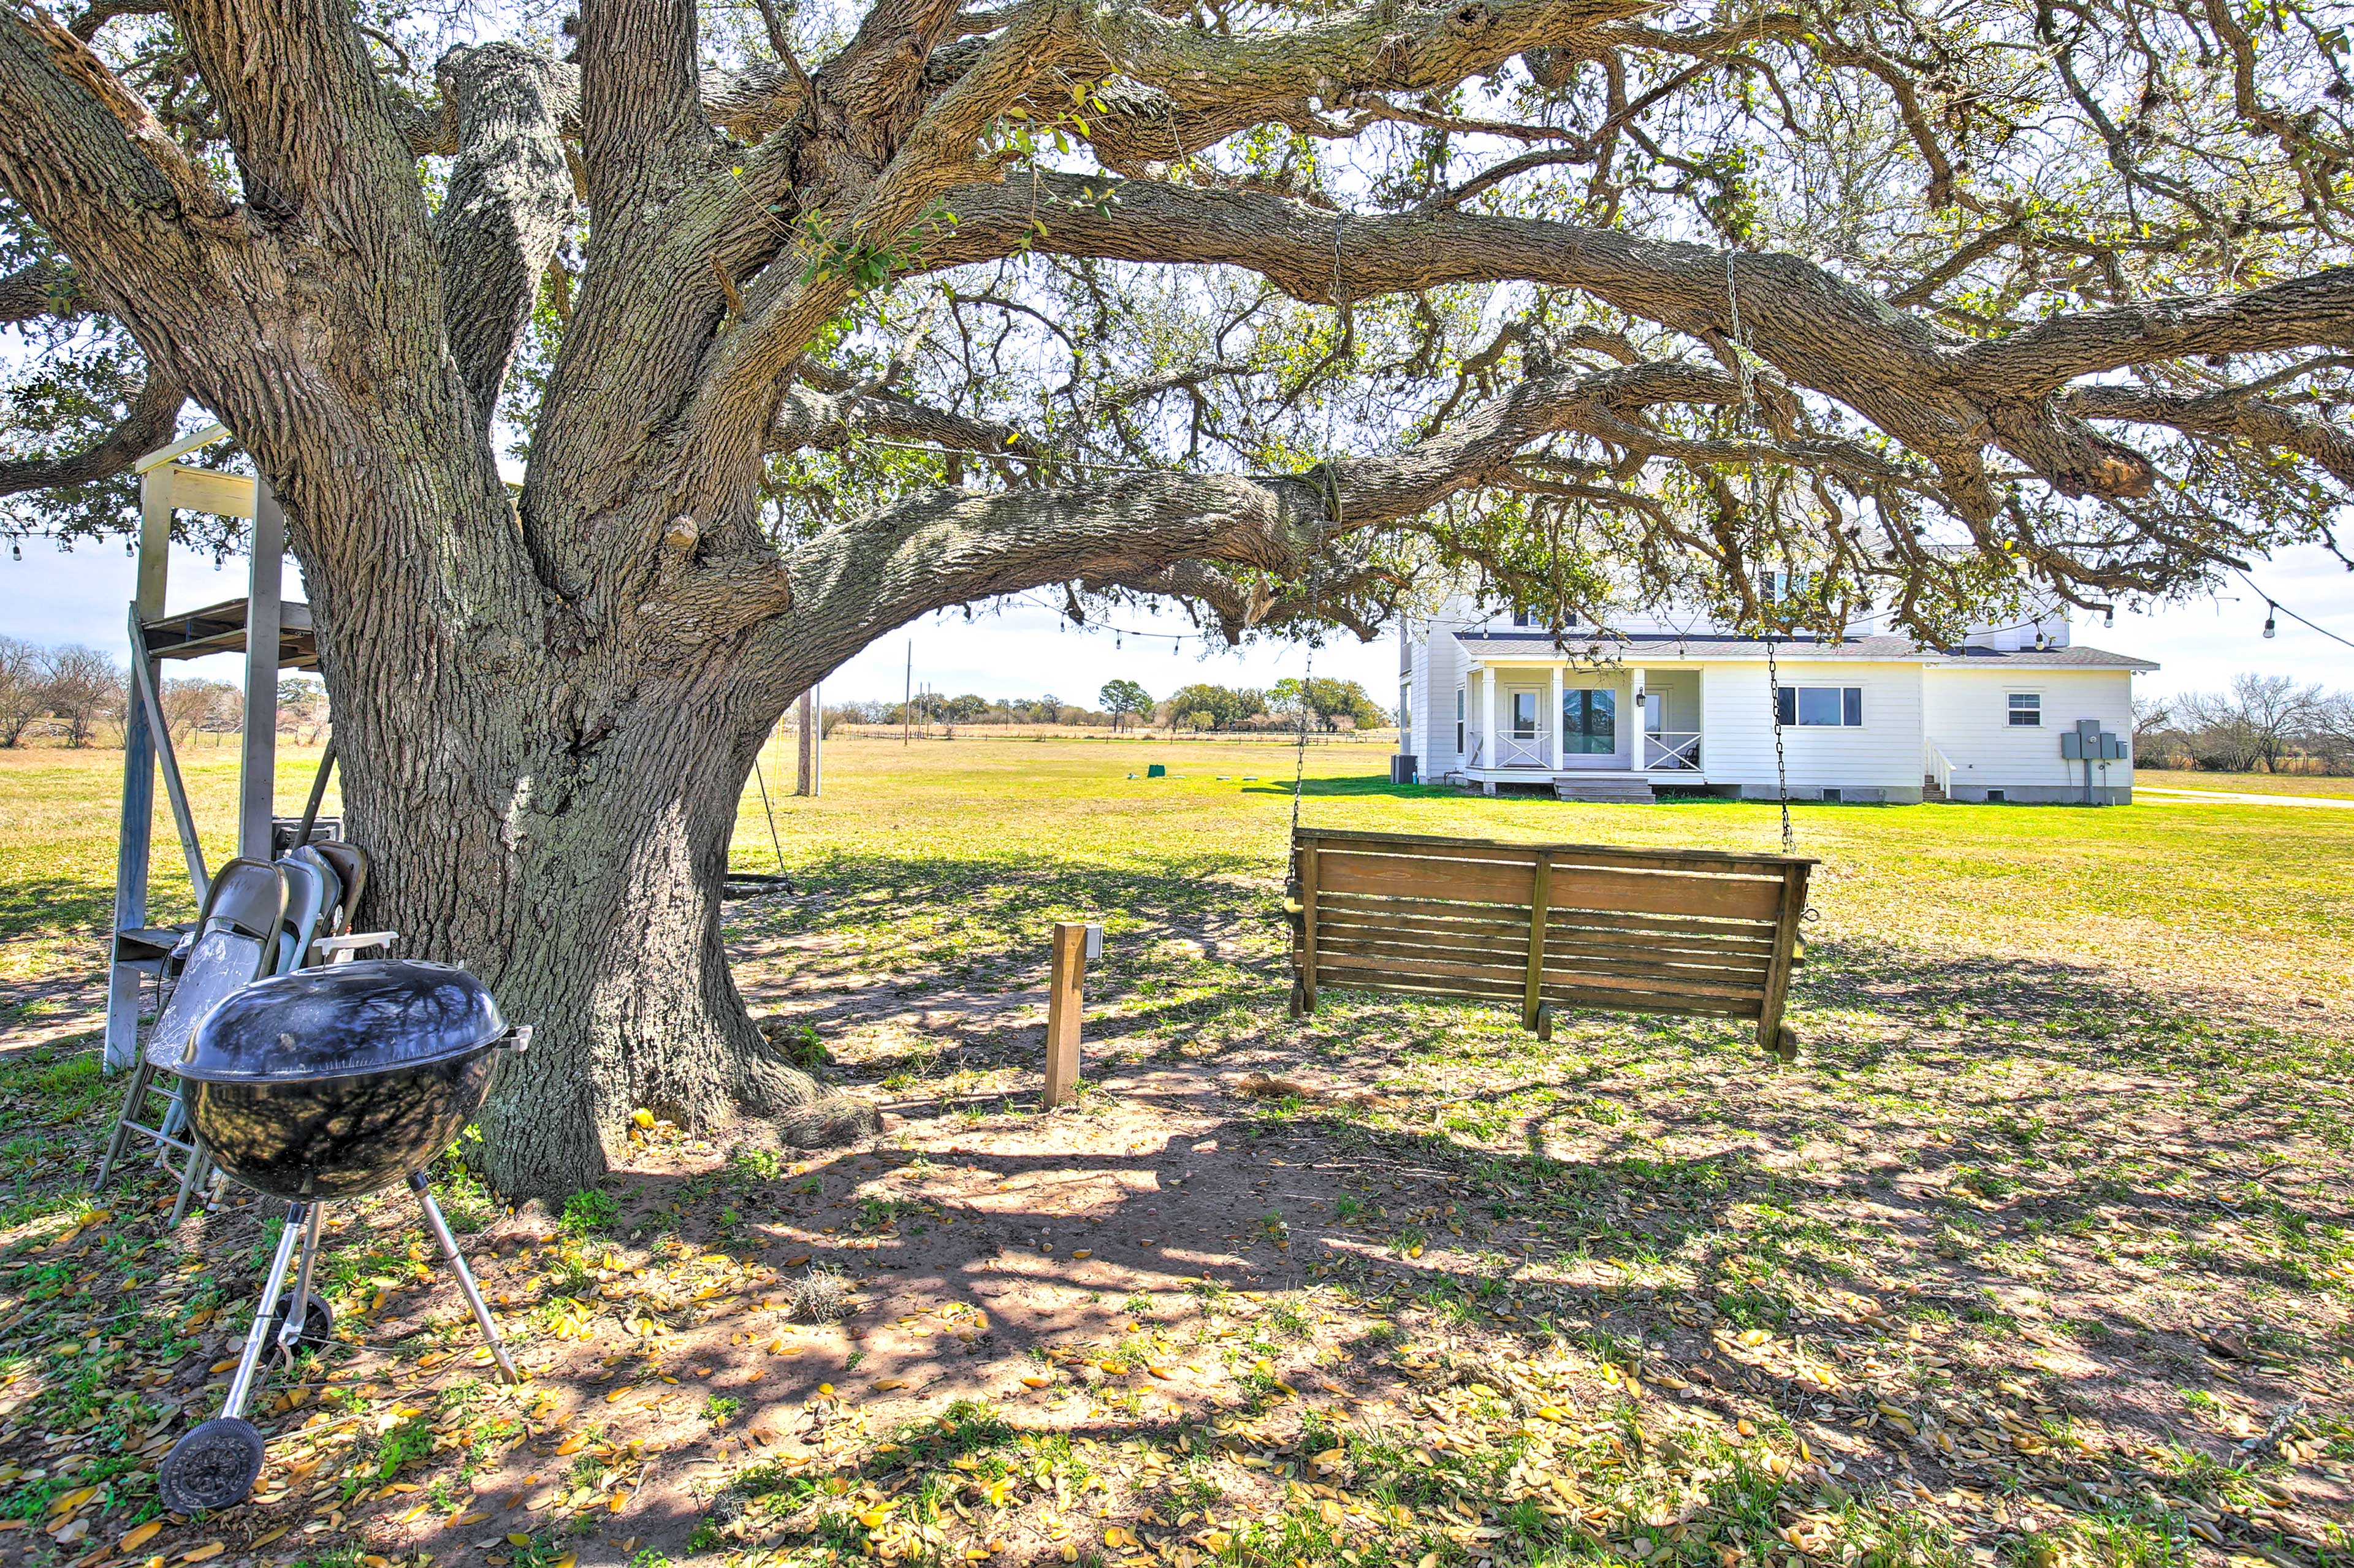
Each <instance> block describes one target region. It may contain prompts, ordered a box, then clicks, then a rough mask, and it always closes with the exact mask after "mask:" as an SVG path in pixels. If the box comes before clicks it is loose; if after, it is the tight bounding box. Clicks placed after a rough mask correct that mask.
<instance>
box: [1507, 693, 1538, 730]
mask: <svg viewBox="0 0 2354 1568" xmlns="http://www.w3.org/2000/svg"><path fill="white" fill-rule="evenodd" d="M1536 737H1537V694H1535V693H1534V692H1514V693H1513V694H1512V738H1513V739H1514V740H1534V739H1535V738H1536Z"/></svg>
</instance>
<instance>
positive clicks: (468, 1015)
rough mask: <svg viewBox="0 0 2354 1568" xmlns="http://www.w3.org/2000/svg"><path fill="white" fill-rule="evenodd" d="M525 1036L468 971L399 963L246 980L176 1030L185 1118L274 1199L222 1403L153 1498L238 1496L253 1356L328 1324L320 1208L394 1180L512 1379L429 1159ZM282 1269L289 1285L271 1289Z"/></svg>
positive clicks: (163, 1475) (183, 1508) (329, 1328)
mask: <svg viewBox="0 0 2354 1568" xmlns="http://www.w3.org/2000/svg"><path fill="white" fill-rule="evenodd" d="M530 1036H531V1031H530V1030H529V1029H528V1028H517V1029H511V1028H509V1027H508V1026H507V1022H506V1020H505V1019H504V1017H502V1016H501V1015H500V1012H499V1006H498V1003H497V1002H496V1001H493V999H492V996H491V993H490V991H489V990H488V989H487V988H486V987H484V986H483V984H482V981H480V980H476V979H475V978H474V977H473V976H472V975H471V974H468V973H467V972H466V971H465V970H464V969H458V968H455V967H453V966H451V965H449V964H434V963H425V962H421V961H419V960H416V959H369V960H364V961H359V962H353V963H344V964H334V965H331V966H328V967H326V968H322V969H300V970H297V971H295V972H293V973H292V974H284V975H279V976H276V977H274V978H271V979H269V980H259V981H256V982H255V983H254V984H252V985H249V986H247V987H246V988H244V989H243V990H241V991H238V992H236V993H235V994H234V995H232V996H231V997H230V998H229V999H228V1001H224V1002H222V1003H221V1004H220V1005H219V1006H218V1007H217V1008H216V1009H214V1011H213V1012H211V1014H210V1015H209V1016H207V1018H206V1019H205V1021H204V1022H203V1023H202V1024H201V1025H199V1026H198V1027H197V1028H196V1030H195V1031H194V1032H193V1033H191V1034H190V1035H189V1037H188V1043H187V1045H186V1048H185V1050H183V1051H182V1053H181V1054H180V1055H179V1056H178V1057H177V1058H176V1059H175V1061H174V1062H173V1064H172V1071H173V1072H174V1073H175V1074H177V1075H179V1076H180V1078H181V1079H182V1080H183V1082H184V1084H185V1088H184V1090H183V1093H184V1095H185V1097H186V1105H187V1114H188V1120H189V1122H190V1124H191V1125H192V1126H193V1127H194V1128H196V1133H197V1135H198V1136H199V1137H200V1138H202V1139H203V1140H204V1144H205V1147H206V1150H207V1152H208V1153H209V1154H210V1156H211V1157H212V1159H213V1160H214V1161H215V1163H217V1165H218V1166H219V1167H220V1168H221V1169H222V1170H223V1171H227V1172H228V1174H229V1176H230V1177H231V1178H233V1179H234V1180H236V1181H241V1182H243V1183H244V1184H245V1185H246V1186H248V1187H250V1188H252V1189H254V1190H255V1191H256V1192H261V1193H262V1194H264V1195H265V1196H268V1197H273V1198H281V1199H284V1200H285V1201H286V1203H287V1205H288V1207H287V1212H286V1223H285V1225H284V1228H283V1229H281V1231H280V1232H279V1235H278V1249H277V1252H276V1253H275V1254H274V1255H272V1257H271V1259H270V1274H269V1277H268V1280H267V1282H266V1283H264V1285H263V1286H262V1288H261V1297H260V1302H259V1304H258V1305H257V1308H256V1309H255V1312H254V1318H253V1327H252V1329H251V1330H250V1331H249V1332H248V1333H247V1335H246V1338H245V1351H244V1353H243V1354H242V1355H241V1356H239V1359H238V1363H237V1375H236V1376H235V1377H234V1378H232V1379H231V1380H230V1382H229V1386H228V1403H227V1404H226V1405H225V1407H224V1408H223V1410H222V1412H221V1414H219V1415H217V1416H216V1417H215V1418H214V1419H212V1420H210V1421H207V1422H205V1423H203V1424H202V1425H198V1426H196V1427H195V1428H193V1429H192V1430H191V1431H190V1432H189V1433H188V1434H187V1436H185V1437H182V1438H181V1439H180V1440H179V1442H177V1443H175V1444H174V1445H173V1446H172V1451H171V1452H170V1453H169V1454H166V1455H165V1456H164V1463H163V1465H162V1467H160V1469H159V1470H158V1471H157V1473H156V1483H157V1488H158V1489H159V1491H160V1492H161V1493H162V1496H163V1501H164V1507H166V1508H168V1509H170V1510H173V1511H174V1512H175V1513H195V1512H196V1511H197V1510H201V1509H216V1508H227V1507H229V1506H231V1505H232V1504H235V1503H239V1502H242V1501H244V1500H245V1499H246V1498H247V1497H248V1496H249V1494H250V1493H251V1492H252V1490H253V1483H254V1480H255V1478H257V1477H259V1476H260V1473H261V1458H262V1444H261V1434H260V1432H259V1431H258V1430H256V1429H255V1427H254V1425H253V1424H252V1423H250V1422H249V1421H247V1420H246V1419H245V1406H246V1402H247V1400H248V1399H249V1397H250V1396H251V1394H252V1393H253V1389H254V1384H255V1383H257V1382H258V1381H259V1379H260V1372H261V1365H262V1358H263V1357H264V1356H265V1355H266V1354H267V1353H268V1351H269V1350H270V1346H271V1345H272V1344H273V1343H274V1344H275V1345H276V1346H277V1348H278V1350H279V1352H280V1354H281V1357H282V1358H284V1359H285V1360H288V1361H292V1357H293V1353H294V1351H296V1350H297V1349H298V1348H302V1347H305V1346H310V1347H315V1346H318V1345H323V1344H324V1343H326V1342H327V1341H328V1340H330V1339H331V1338H332V1337H333V1336H334V1314H333V1313H332V1312H331V1311H330V1310H329V1309H328V1307H327V1304H326V1302H325V1301H323V1300H322V1299H320V1298H318V1297H316V1296H313V1294H311V1270H312V1266H313V1262H314V1261H315V1260H316V1258H317V1256H318V1251H319V1220H320V1215H321V1213H322V1211H323V1208H324V1206H325V1204H326V1203H328V1202H331V1201H333V1200H334V1199H337V1198H357V1197H363V1196H365V1195H366V1194H367V1193H370V1192H379V1191H382V1190H383V1189H385V1188H387V1187H389V1186H392V1185H393V1184H394V1183H396V1182H398V1181H407V1182H408V1190H409V1191H410V1192H414V1193H416V1194H417V1202H418V1204H419V1207H421V1208H422V1209H423V1210H424V1211H425V1223H426V1225H427V1227H428V1228H429V1229H430V1230H431V1231H432V1233H433V1236H434V1239H435V1240H436V1241H437V1242H439V1243H440V1246H441V1255H442V1257H443V1259H444V1260H445V1261H447V1262H448V1264H449V1266H450V1268H451V1272H452V1273H454V1274H455V1275H456V1276H457V1277H458V1284H459V1287H460V1288H461V1289H462V1290H463V1291H464V1292H465V1296H466V1305H467V1306H468V1307H470V1308H472V1309H473V1313H474V1321H475V1322H476V1323H477V1324H479V1325H480V1326H481V1328H482V1337H483V1338H484V1339H485V1340H489V1341H490V1348H491V1354H492V1356H493V1358H494V1359H495V1360H496V1361H497V1362H498V1369H499V1376H500V1377H501V1379H502V1380H504V1382H507V1383H514V1382H515V1381H516V1376H515V1370H514V1361H512V1360H511V1359H509V1357H508V1355H507V1349H506V1345H505V1343H504V1341H502V1340H500V1338H499V1331H498V1326H497V1325H496V1324H495V1323H493V1321H492V1319H491V1311H490V1308H488V1307H487V1306H485V1305H484V1304H483V1301H482V1291H481V1290H480V1289H479V1288H477V1287H476V1286H475V1284H474V1277H473V1275H472V1273H471V1272H470V1271H469V1270H468V1269H467V1267H466V1260H465V1259H464V1258H463V1257H462V1256H461V1255H460V1254H459V1251H458V1243H457V1240H456V1238H454V1237H453V1236H451V1234H450V1226H449V1224H448V1223H447V1222H446V1221H444V1220H443V1219H442V1217H441V1210H440V1206H439V1205H438V1204H436V1203H435V1202H433V1191H432V1188H431V1187H430V1186H429V1184H428V1183H427V1181H426V1180H425V1167H426V1166H428V1165H429V1164H430V1163H431V1162H432V1161H433V1160H434V1158H435V1157H436V1156H438V1155H439V1154H440V1152H441V1151H442V1150H445V1149H447V1148H449V1147H450V1142H451V1139H454V1138H456V1137H457V1136H458V1133H459V1131H460V1130H461V1128H464V1127H465V1125H466V1123H467V1122H468V1121H469V1120H471V1119H472V1117H473V1115H474V1113H475V1112H476V1111H478V1110H479V1109H481V1108H482V1097H483V1096H484V1095H486V1094H488V1093H489V1092H490V1086H491V1077H492V1073H493V1067H494V1065H495V1063H496V1053H498V1052H501V1051H517V1052H520V1051H522V1050H523V1049H525V1046H526V1045H527V1044H528V1043H529V1040H530ZM298 1243H299V1244H300V1246H301V1252H300V1259H301V1261H300V1263H299V1265H298V1264H297V1262H296V1246H297V1244H298ZM290 1269H292V1271H293V1274H294V1288H293V1289H292V1291H291V1292H286V1293H285V1294H282V1295H281V1291H284V1287H285V1285H286V1277H287V1274H288V1272H289V1270H290Z"/></svg>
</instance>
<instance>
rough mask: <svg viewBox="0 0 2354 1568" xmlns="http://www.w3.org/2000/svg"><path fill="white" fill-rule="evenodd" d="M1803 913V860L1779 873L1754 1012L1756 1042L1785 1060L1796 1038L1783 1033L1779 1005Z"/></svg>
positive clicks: (1785, 997)
mask: <svg viewBox="0 0 2354 1568" xmlns="http://www.w3.org/2000/svg"><path fill="white" fill-rule="evenodd" d="M1806 913H1807V867H1806V865H1805V863H1799V864H1797V865H1794V866H1791V867H1790V868H1789V869H1788V870H1787V871H1785V872H1784V873H1783V874H1782V906H1781V910H1780V916H1779V918H1778V919H1777V920H1776V923H1775V927H1774V959H1773V967H1772V968H1771V969H1767V970H1766V973H1765V1001H1763V1002H1761V1003H1760V1004H1759V1008H1758V1013H1757V1044H1758V1046H1759V1048H1760V1049H1762V1050H1764V1051H1766V1052H1768V1053H1770V1054H1773V1055H1776V1056H1778V1057H1780V1058H1781V1059H1782V1060H1783V1061H1785V1062H1794V1061H1796V1060H1797V1056H1798V1048H1797V1042H1795V1041H1793V1040H1788V1039H1786V1038H1785V1037H1784V1031H1783V1028H1782V1007H1783V1004H1784V1003H1785V1002H1787V1001H1789V998H1790V968H1791V962H1792V960H1793V959H1795V958H1796V957H1797V946H1798V922H1799V920H1801V919H1802V918H1804V917H1805V916H1806Z"/></svg>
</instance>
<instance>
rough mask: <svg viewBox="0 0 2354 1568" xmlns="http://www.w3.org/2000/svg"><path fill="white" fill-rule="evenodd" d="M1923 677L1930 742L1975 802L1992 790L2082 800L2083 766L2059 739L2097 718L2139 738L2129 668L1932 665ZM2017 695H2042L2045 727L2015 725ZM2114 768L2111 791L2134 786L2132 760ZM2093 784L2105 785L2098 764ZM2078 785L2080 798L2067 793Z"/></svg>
mask: <svg viewBox="0 0 2354 1568" xmlns="http://www.w3.org/2000/svg"><path fill="white" fill-rule="evenodd" d="M1922 676H1923V681H1924V683H1925V687H1926V692H1927V697H1928V702H1927V717H1928V728H1929V738H1930V739H1931V740H1932V741H1934V742H1935V744H1936V745H1937V746H1938V747H1940V748H1942V749H1943V750H1944V752H1945V754H1946V758H1947V759H1948V760H1950V761H1951V762H1952V763H1953V765H1954V783H1953V789H1954V793H1955V794H1956V796H1967V797H1968V798H1972V799H1975V798H1977V797H1978V794H1979V793H1980V792H1981V791H1983V790H1986V789H2004V790H2010V791H2025V792H2027V793H2026V796H2025V798H2027V799H2032V800H2053V799H2069V798H2080V797H2081V795H2082V792H2083V789H2084V764H2083V763H2080V762H2070V761H2068V760H2066V759H2065V758H2062V756H2061V755H2060V736H2062V734H2064V733H2066V732H2067V731H2068V730H2071V729H2073V728H2074V727H2075V725H2076V721H2077V720H2078V719H2098V720H2099V721H2100V724H2101V727H2102V728H2103V729H2105V730H2108V731H2110V732H2111V733H2112V734H2115V735H2116V736H2120V737H2122V738H2125V739H2126V740H2128V741H2129V740H2130V739H2131V738H2132V736H2133V674H2132V673H2131V672H2130V671H2126V670H2065V669H2052V668H2049V667H2045V668H2040V669H2039V668H2034V667H2028V668H2016V667H2014V668H2010V669H1995V670H1973V669H1969V668H1967V667H1959V668H1957V667H1955V666H1950V665H1932V666H1930V667H1929V668H1928V669H1927V670H1925V671H1924V672H1923V673H1922ZM2013 692H2035V693H2038V694H2041V697H2042V699H2043V723H2042V724H2041V726H2032V727H2031V726H2014V725H2012V724H2011V722H2010V694H2011V693H2013ZM2128 749H2130V747H2128ZM2107 766H2108V772H2107V785H2108V788H2109V789H2113V790H2122V789H2132V788H2133V762H2132V759H2131V758H2126V759H2125V760H2123V761H2118V762H2112V763H2110V764H2108V765H2107ZM2093 781H2094V786H2095V788H2096V789H2097V788H2098V787H2099V786H2100V784H2101V781H2102V770H2101V766H2100V765H2099V764H2097V763H2096V764H2094V768H2093ZM2072 787H2073V789H2074V790H2075V791H2076V792H2077V794H2076V797H2070V796H2068V795H2066V794H2065V793H2064V791H2067V790H2069V789H2071V788H2072ZM2055 791H2058V792H2062V793H2054V792H2055Z"/></svg>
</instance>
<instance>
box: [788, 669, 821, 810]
mask: <svg viewBox="0 0 2354 1568" xmlns="http://www.w3.org/2000/svg"><path fill="white" fill-rule="evenodd" d="M794 722H795V724H796V725H798V726H799V727H800V732H801V733H800V737H799V738H800V741H801V747H800V755H799V761H798V768H797V770H796V771H795V773H794V775H793V793H794V794H796V795H815V794H817V793H819V791H820V790H821V789H822V788H823V787H824V771H825V761H824V757H825V754H824V751H823V749H822V747H824V744H825V705H824V703H823V701H822V699H821V698H820V697H819V696H818V690H817V688H816V687H815V686H811V688H810V689H809V690H808V691H806V692H803V693H802V694H801V705H800V708H799V709H798V711H797V712H796V714H795V717H794Z"/></svg>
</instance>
